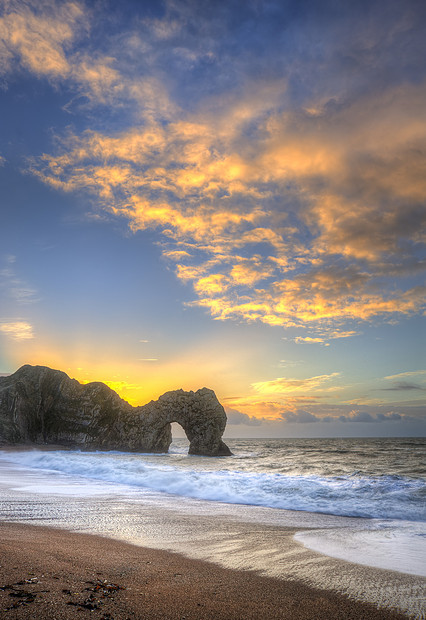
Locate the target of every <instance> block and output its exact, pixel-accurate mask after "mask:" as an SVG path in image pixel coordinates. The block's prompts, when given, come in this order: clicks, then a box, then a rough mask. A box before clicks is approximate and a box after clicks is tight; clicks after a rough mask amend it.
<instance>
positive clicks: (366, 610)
mask: <svg viewBox="0 0 426 620" xmlns="http://www.w3.org/2000/svg"><path fill="white" fill-rule="evenodd" d="M85 615H90V617H92V618H99V619H105V620H107V619H108V620H112V619H116V620H118V619H120V620H121V619H127V618H170V619H172V618H173V619H177V618H179V619H183V618H185V619H188V620H189V619H197V618H198V619H199V618H218V619H229V620H231V619H232V620H237V619H243V618H244V619H246V618H252V619H259V618H268V619H274V618H277V619H278V618H281V619H285V618H289V619H290V618H291V619H295V620H297V619H300V620H302V619H303V620H306V619H308V618H317V619H319V620H321V619H324V620H325V619H328V620H332V619H336V620H337V619H340V620H344V619H351V618H352V619H354V620H355V619H356V620H360V619H361V618H362V619H365V620H367V619H371V620H376V619H377V620H379V619H382V620H385V619H389V620H390V619H397V618H404V617H406V616H403V615H401V614H398V613H396V612H395V613H394V612H392V611H389V610H380V609H377V608H376V607H374V606H373V605H369V604H365V603H358V602H354V601H351V600H349V599H347V598H345V597H344V596H342V595H337V594H334V593H331V592H328V591H325V590H317V589H314V588H310V587H308V586H306V585H304V584H303V583H300V582H294V581H285V580H278V579H272V578H268V577H263V576H259V575H258V574H256V573H254V572H249V571H236V570H229V569H225V568H221V567H218V566H217V565H215V564H211V563H209V562H203V561H199V560H190V559H187V558H184V557H182V556H181V555H179V554H175V553H169V552H165V551H161V550H153V549H147V548H143V547H139V546H135V545H130V544H127V543H123V542H118V541H115V540H110V539H107V538H103V537H99V536H93V535H87V534H75V533H70V532H66V531H63V530H57V529H54V528H46V527H40V526H31V525H21V524H16V523H13V524H12V523H6V522H2V523H1V524H0V617H1V618H8V619H10V620H12V619H15V618H16V619H18V618H43V619H44V618H46V619H47V618H49V620H53V619H62V618H64V619H68V618H76V617H84V616H85Z"/></svg>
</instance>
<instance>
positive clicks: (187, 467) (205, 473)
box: [3, 451, 426, 521]
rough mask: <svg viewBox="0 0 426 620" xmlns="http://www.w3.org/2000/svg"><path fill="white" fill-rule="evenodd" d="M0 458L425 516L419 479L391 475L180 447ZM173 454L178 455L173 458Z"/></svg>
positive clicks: (293, 503) (218, 496)
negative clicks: (256, 464)
mask: <svg viewBox="0 0 426 620" xmlns="http://www.w3.org/2000/svg"><path fill="white" fill-rule="evenodd" d="M3 458H4V459H7V460H8V461H10V462H13V463H15V464H17V465H20V466H23V467H28V468H31V469H32V470H43V471H46V472H50V473H51V474H53V473H55V472H56V473H61V474H63V475H72V476H79V477H80V478H81V483H82V485H83V484H84V481H86V483H91V482H93V481H96V480H97V481H103V482H105V483H108V484H113V485H125V486H126V487H132V488H138V489H150V490H152V491H158V492H163V493H171V494H175V495H181V496H185V497H190V498H198V499H204V500H210V501H218V502H227V503H233V504H248V505H254V506H265V507H270V508H280V509H287V510H301V511H309V512H318V513H323V514H334V515H340V516H350V517H366V518H378V519H402V520H410V521H424V520H425V519H426V515H425V510H424V499H422V491H424V484H423V483H422V482H421V481H419V480H412V479H408V478H402V477H398V476H378V477H375V478H374V477H366V476H364V477H361V476H339V477H323V476H316V475H285V474H281V473H265V472H249V471H235V470H230V469H216V470H215V469H205V468H202V467H203V465H202V464H201V465H200V463H199V462H198V461H197V462H193V461H191V459H190V458H189V459H188V458H186V459H185V457H183V456H182V455H181V454H174V455H171V456H170V457H169V456H166V455H163V456H162V457H160V456H159V457H152V456H151V457H150V458H149V457H148V455H145V456H144V455H135V454H127V453H126V454H123V453H117V452H115V453H114V452H113V453H111V452H108V453H104V452H96V453H87V452H84V453H82V452H76V451H47V452H43V451H25V452H11V453H3ZM181 458H182V459H185V460H184V461H182V463H180V462H179V463H178V464H174V463H177V461H179V459H181ZM231 462H232V463H234V461H231ZM191 464H193V465H198V467H191ZM210 466H211V465H210ZM206 467H207V465H206ZM34 490H35V491H37V485H35V489H34ZM40 490H42V489H40ZM121 491H122V492H124V490H123V489H122V490H121Z"/></svg>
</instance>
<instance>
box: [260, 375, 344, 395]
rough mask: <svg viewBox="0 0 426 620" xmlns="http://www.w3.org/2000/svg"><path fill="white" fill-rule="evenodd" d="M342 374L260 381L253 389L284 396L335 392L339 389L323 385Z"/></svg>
mask: <svg viewBox="0 0 426 620" xmlns="http://www.w3.org/2000/svg"><path fill="white" fill-rule="evenodd" d="M339 375H340V373H338V372H333V373H331V374H329V375H318V376H316V377H308V378H307V379H287V378H285V377H281V378H278V379H273V380H272V381H258V382H256V383H252V387H253V388H254V389H255V390H256V392H260V393H262V394H271V393H272V394H273V393H278V394H284V393H287V392H290V393H291V392H300V391H310V390H317V389H320V390H324V389H325V390H327V391H329V390H330V389H331V390H335V389H337V388H335V387H332V388H323V387H322V386H323V384H324V383H327V382H328V381H330V380H331V379H333V378H335V377H338V376H339Z"/></svg>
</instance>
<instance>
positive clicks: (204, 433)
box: [135, 388, 231, 456]
mask: <svg viewBox="0 0 426 620" xmlns="http://www.w3.org/2000/svg"><path fill="white" fill-rule="evenodd" d="M135 414H138V415H137V418H138V425H137V426H138V428H139V429H140V435H139V437H140V441H141V444H144V445H145V446H146V449H147V450H149V451H150V452H152V451H155V452H167V451H168V449H169V446H170V444H171V442H172V433H171V424H172V423H173V422H177V423H178V424H179V425H180V426H181V427H182V428H183V430H184V431H185V434H186V436H187V438H188V440H189V450H188V454H199V455H205V456H228V455H230V454H231V451H230V450H229V448H228V446H227V445H226V444H225V443H224V442H223V441H222V435H223V432H224V430H225V426H226V414H225V410H224V409H223V407H222V405H221V404H220V403H219V401H218V400H217V398H216V395H215V393H214V392H213V391H212V390H209V389H208V388H202V389H200V390H197V391H196V392H192V391H191V392H184V391H183V390H176V391H174V392H166V394H163V396H160V398H159V399H158V400H157V401H151V402H150V403H148V404H147V405H145V406H144V407H138V408H137V409H136V411H135ZM148 444H149V446H150V447H149V448H148ZM139 449H143V446H142V445H140V448H139Z"/></svg>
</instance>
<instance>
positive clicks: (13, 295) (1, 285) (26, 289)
mask: <svg viewBox="0 0 426 620" xmlns="http://www.w3.org/2000/svg"><path fill="white" fill-rule="evenodd" d="M4 263H5V266H4V267H3V268H2V269H0V290H1V289H3V295H4V297H5V298H6V297H7V298H9V299H12V300H13V301H14V302H16V303H17V304H19V305H26V304H33V303H36V302H37V301H39V297H38V294H37V291H36V290H35V289H34V288H33V287H31V286H29V285H28V284H27V283H26V282H25V281H24V280H22V279H21V278H20V277H18V275H17V274H16V269H15V268H14V264H15V263H16V256H13V255H7V256H5V257H4Z"/></svg>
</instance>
